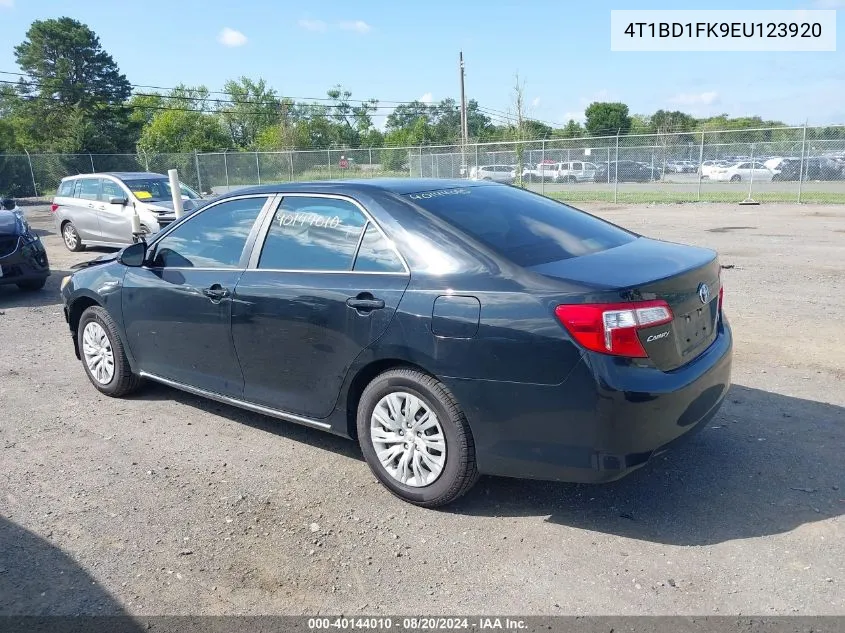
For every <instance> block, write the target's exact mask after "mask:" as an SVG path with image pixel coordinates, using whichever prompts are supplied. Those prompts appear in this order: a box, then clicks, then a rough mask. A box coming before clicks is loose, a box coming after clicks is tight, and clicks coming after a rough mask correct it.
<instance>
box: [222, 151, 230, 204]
mask: <svg viewBox="0 0 845 633" xmlns="http://www.w3.org/2000/svg"><path fill="white" fill-rule="evenodd" d="M228 151H229V150H228V149H225V150H223V169H225V170H226V193H229V159H228V158H226V152H228Z"/></svg>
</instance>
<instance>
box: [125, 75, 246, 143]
mask: <svg viewBox="0 0 845 633" xmlns="http://www.w3.org/2000/svg"><path fill="white" fill-rule="evenodd" d="M207 99H208V89H207V88H206V87H205V86H200V87H197V88H191V87H187V86H183V85H182V86H177V87H176V88H174V89H173V90H172V91H171V92H170V93H169V94H168V95H167V96H166V97H165V98H164V99H163V101H162V109H160V110H158V111H157V112H156V113H155V114H154V115H153V117H152V119H151V120H150V122H149V123H148V124H147V125H146V126H145V127H144V129H143V132H142V133H141V138H140V140H139V141H138V149H140V150H142V151H145V152H151V153H156V152H158V153H175V152H193V151H194V150H196V151H200V152H209V151H215V150H220V149H224V148H226V147H228V144H229V138H228V135H227V134H226V131H225V130H224V128H223V126H222V125H221V123H220V118H219V117H218V115H217V114H215V113H213V112H212V113H209V109H208V101H207Z"/></svg>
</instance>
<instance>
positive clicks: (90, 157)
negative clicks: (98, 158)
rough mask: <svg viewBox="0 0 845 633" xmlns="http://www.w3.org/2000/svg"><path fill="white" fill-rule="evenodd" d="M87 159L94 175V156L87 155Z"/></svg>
mask: <svg viewBox="0 0 845 633" xmlns="http://www.w3.org/2000/svg"><path fill="white" fill-rule="evenodd" d="M88 158H89V160H90V161H91V173H92V174H93V173H95V172H96V171H97V170H96V169H94V156H93V154H91V153H90V152H89V153H88Z"/></svg>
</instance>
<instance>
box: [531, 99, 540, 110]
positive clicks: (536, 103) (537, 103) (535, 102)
mask: <svg viewBox="0 0 845 633" xmlns="http://www.w3.org/2000/svg"><path fill="white" fill-rule="evenodd" d="M531 105H532V106H533V107H535V108H536V107H537V106H538V105H540V97H534V100H533V101H532V102H531Z"/></svg>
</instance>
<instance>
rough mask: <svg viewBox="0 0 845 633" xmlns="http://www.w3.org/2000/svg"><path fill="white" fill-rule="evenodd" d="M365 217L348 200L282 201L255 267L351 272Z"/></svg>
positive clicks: (311, 199) (304, 197) (313, 199)
mask: <svg viewBox="0 0 845 633" xmlns="http://www.w3.org/2000/svg"><path fill="white" fill-rule="evenodd" d="M364 224H366V218H365V217H364V214H363V213H361V211H360V210H359V209H358V207H356V206H355V205H354V204H352V203H351V202H349V201H348V200H338V199H335V198H320V197H316V196H315V197H308V196H291V197H288V198H284V199H283V200H282V203H281V204H280V205H279V208H278V210H277V211H276V215H275V216H274V217H273V222H272V224H271V225H270V229H269V230H268V231H267V238H266V239H265V240H264V246H263V247H262V249H261V257H260V258H259V260H258V268H264V269H268V268H269V269H277V270H322V271H327V270H328V271H338V270H351V269H352V259H353V257H354V256H355V250H356V249H357V248H358V240H359V238H360V237H361V231H362V230H363V229H364Z"/></svg>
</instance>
